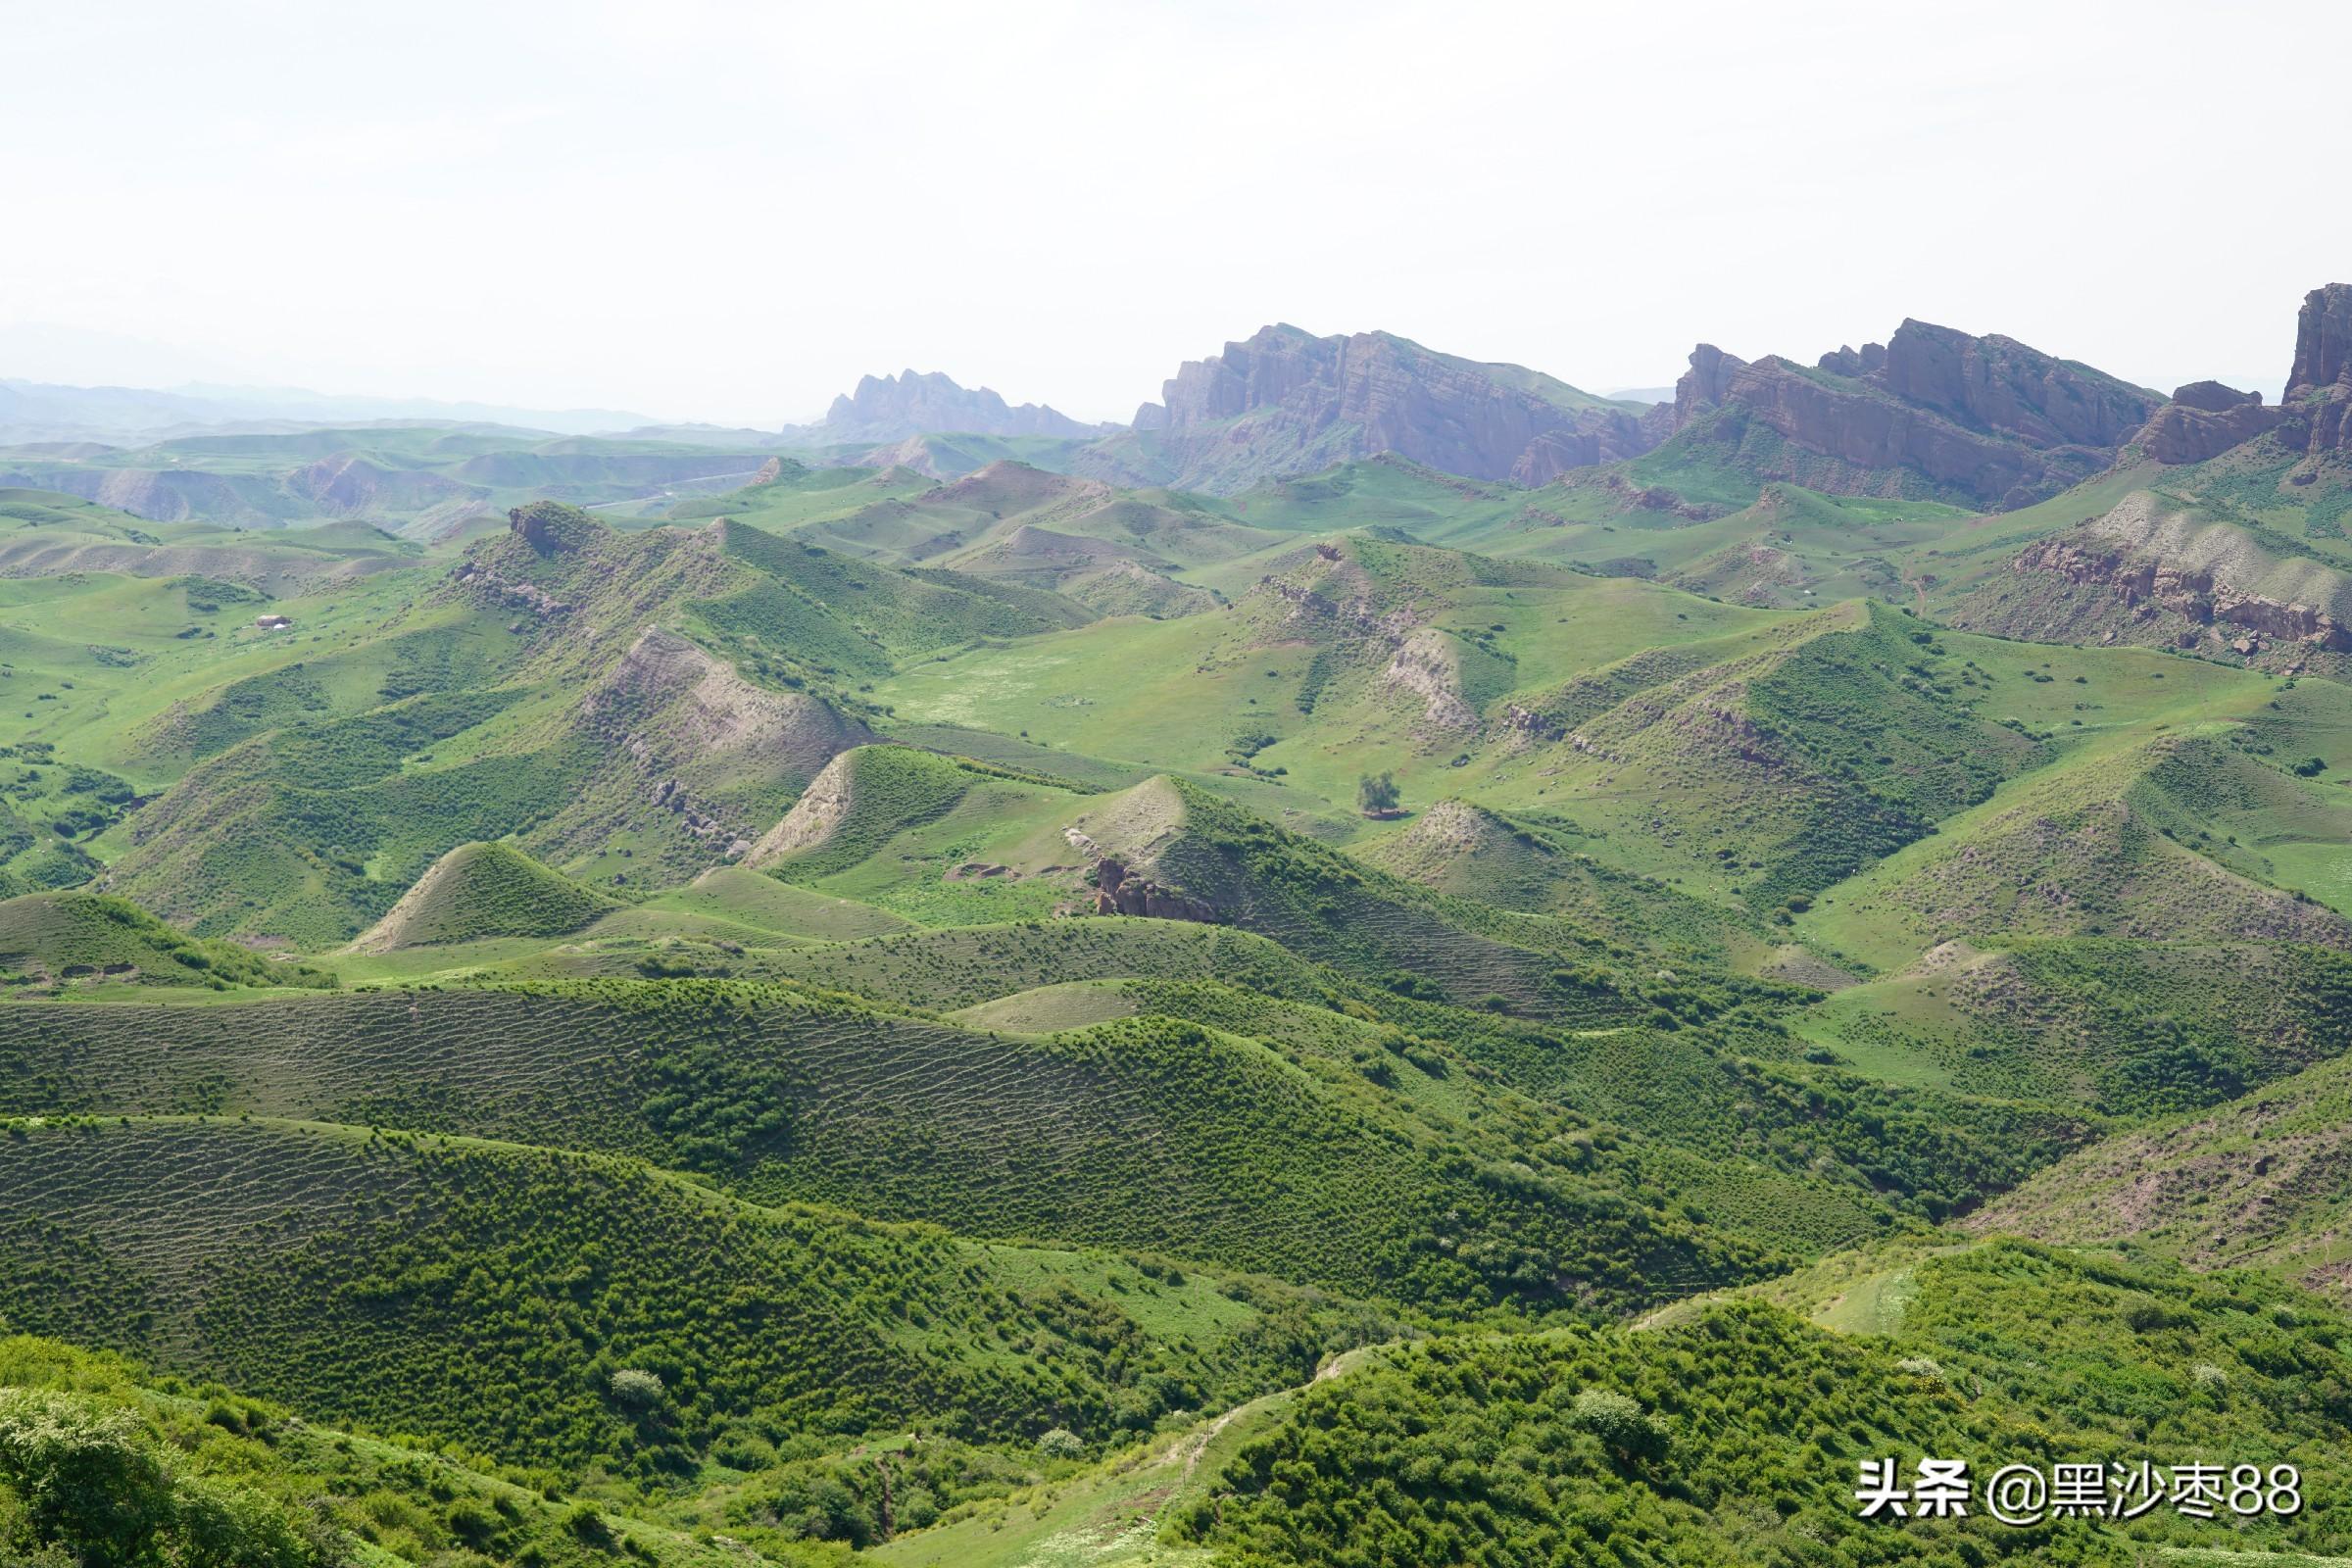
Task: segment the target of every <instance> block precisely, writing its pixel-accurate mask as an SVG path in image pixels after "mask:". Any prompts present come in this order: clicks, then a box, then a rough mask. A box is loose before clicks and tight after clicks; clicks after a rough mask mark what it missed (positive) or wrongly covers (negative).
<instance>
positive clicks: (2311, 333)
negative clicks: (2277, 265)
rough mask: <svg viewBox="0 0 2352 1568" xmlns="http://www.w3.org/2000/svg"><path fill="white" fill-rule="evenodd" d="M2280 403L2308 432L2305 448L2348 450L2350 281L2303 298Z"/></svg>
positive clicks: (2351, 423)
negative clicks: (2293, 351)
mask: <svg viewBox="0 0 2352 1568" xmlns="http://www.w3.org/2000/svg"><path fill="white" fill-rule="evenodd" d="M2284 403H2285V407H2286V409H2287V410H2288V411H2289V413H2291V414H2293V415H2294V416H2296V417H2297V418H2298V419H2299V420H2300V421H2301V422H2302V424H2303V426H2304V428H2305V430H2306V432H2307V433H2306V435H2305V437H2304V441H2305V445H2306V448H2307V450H2309V451H2312V452H2340V451H2344V450H2346V449H2348V448H2352V283H2330V284H2328V285H2327V287H2325V288H2315V289H2313V290H2312V291H2311V292H2310V293H2309V294H2307V295H2305V296H2304V297H2303V311H2302V314H2301V315H2300V316H2299V317H2297V319H2296V321H2295V365H2294V368H2293V369H2292V370H2291V371H2289V372H2288V373H2287V378H2286V397H2285V400H2284Z"/></svg>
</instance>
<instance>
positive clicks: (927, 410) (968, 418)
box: [800, 370, 1112, 444]
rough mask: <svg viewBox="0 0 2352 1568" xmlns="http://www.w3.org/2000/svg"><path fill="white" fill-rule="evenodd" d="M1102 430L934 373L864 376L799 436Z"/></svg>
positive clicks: (833, 438) (895, 437)
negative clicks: (1010, 403)
mask: <svg viewBox="0 0 2352 1568" xmlns="http://www.w3.org/2000/svg"><path fill="white" fill-rule="evenodd" d="M1109 428H1112V427H1111V426H1107V425H1099V424H1081V423H1079V422H1078V421H1077V420H1076V419H1073V418H1071V417H1069V416H1068V415H1066V414H1061V413H1059V412H1057V411H1055V410H1054V409H1050V408H1047V407H1045V406H1043V405H1042V404H1036V403H1023V404H1021V405H1020V406H1019V407H1017V408H1016V407H1013V406H1011V405H1009V404H1007V403H1006V402H1005V400H1004V399H1003V398H1001V397H999V396H998V395H997V394H996V393H994V392H992V391H990V390H989V389H988V388H987V387H975V388H966V387H961V386H958V385H956V382H955V381H953V380H951V379H950V378H949V377H947V376H945V375H941V374H939V373H938V372H936V371H934V372H932V373H930V374H927V375H926V374H922V373H920V372H917V371H914V370H907V371H904V372H902V373H900V374H898V375H884V376H872V375H868V376H864V377H862V378H860V379H859V381H858V387H857V390H856V391H853V392H849V393H845V394H844V395H842V396H841V397H837V398H835V399H834V400H833V407H832V408H831V409H830V410H828V411H827V412H826V414H825V417H824V421H823V422H822V423H820V424H813V425H807V426H804V427H803V429H802V430H801V432H800V433H801V434H802V435H804V436H806V437H808V438H809V439H812V440H815V441H820V442H826V443H831V442H837V441H839V442H849V441H871V442H875V443H877V444H882V443H889V442H894V441H904V440H906V439H907V437H908V436H914V435H946V434H969V435H1044V436H1062V437H1068V438H1071V439H1084V438H1085V437H1087V436H1094V435H1101V434H1103V432H1104V431H1105V430H1107V429H1109Z"/></svg>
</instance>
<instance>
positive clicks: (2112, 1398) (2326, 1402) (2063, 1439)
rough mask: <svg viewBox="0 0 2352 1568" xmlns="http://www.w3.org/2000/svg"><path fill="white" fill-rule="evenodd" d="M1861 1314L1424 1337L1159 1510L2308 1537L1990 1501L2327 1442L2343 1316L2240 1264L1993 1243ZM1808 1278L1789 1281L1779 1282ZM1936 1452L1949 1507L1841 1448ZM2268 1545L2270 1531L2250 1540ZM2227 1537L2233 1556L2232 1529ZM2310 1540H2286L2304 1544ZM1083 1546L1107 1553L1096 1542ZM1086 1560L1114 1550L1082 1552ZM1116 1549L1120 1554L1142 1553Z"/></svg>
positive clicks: (1347, 1379) (1803, 1540)
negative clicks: (1991, 1509) (1900, 1505)
mask: <svg viewBox="0 0 2352 1568" xmlns="http://www.w3.org/2000/svg"><path fill="white" fill-rule="evenodd" d="M1902 1272H1903V1278H1902V1282H1901V1291H1900V1293H1899V1295H1898V1297H1897V1299H1898V1300H1899V1301H1900V1302H1901V1303H1902V1304H1901V1305H1900V1306H1899V1307H1898V1308H1897V1309H1896V1310H1895V1311H1893V1312H1892V1313H1890V1314H1887V1317H1886V1318H1884V1319H1882V1322H1881V1325H1880V1326H1881V1327H1882V1329H1883V1330H1884V1331H1885V1332H1884V1333H1883V1334H1880V1335H1872V1336H1870V1337H1865V1338H1853V1337H1846V1336H1841V1335H1839V1334H1835V1333H1830V1332H1825V1331H1824V1330H1823V1329H1821V1328H1818V1327H1815V1326H1813V1325H1812V1324H1809V1323H1807V1322H1805V1321H1802V1320H1801V1319H1800V1318H1799V1317H1797V1316H1794V1315H1792V1314H1791V1313H1789V1311H1787V1310H1785V1309H1783V1308H1780V1307H1776V1306H1769V1305H1763V1304H1759V1303H1755V1302H1739V1303H1726V1304H1719V1305H1714V1306H1710V1307H1707V1308H1704V1309H1702V1310H1698V1311H1695V1312H1688V1313H1682V1314H1677V1317H1676V1319H1675V1321H1673V1322H1672V1323H1671V1325H1669V1326H1663V1327H1659V1328H1655V1329H1647V1330H1632V1331H1628V1330H1599V1331H1568V1332H1561V1333H1557V1334H1552V1335H1546V1336H1541V1337H1523V1338H1516V1339H1503V1340H1484V1341H1481V1340H1452V1339H1440V1340H1435V1341H1432V1342H1429V1343H1426V1344H1423V1345H1418V1346H1414V1347H1410V1348H1404V1349H1401V1350H1398V1351H1396V1352H1393V1353H1390V1354H1387V1355H1376V1356H1374V1357H1372V1358H1370V1359H1368V1360H1366V1361H1365V1362H1364V1364H1363V1365H1362V1366H1361V1367H1360V1368H1359V1369H1357V1370H1355V1371H1352V1372H1349V1373H1347V1374H1346V1375H1343V1376H1340V1377H1337V1378H1334V1379H1332V1380H1330V1381H1328V1382H1324V1383H1318V1384H1317V1385H1316V1386H1314V1387H1313V1388H1311V1389H1308V1390H1305V1391H1303V1392H1302V1393H1301V1394H1299V1396H1297V1397H1294V1398H1291V1399H1289V1400H1286V1401H1283V1402H1281V1403H1280V1404H1279V1405H1277V1406H1274V1407H1272V1408H1270V1409H1269V1410H1268V1411H1267V1413H1266V1414H1265V1415H1264V1416H1263V1417H1261V1418H1260V1419H1258V1420H1257V1421H1255V1422H1254V1423H1253V1429H1252V1430H1250V1432H1249V1433H1248V1434H1247V1436H1245V1437H1244V1438H1243V1439H1242V1440H1241V1442H1240V1443H1239V1445H1238V1451H1236V1452H1234V1453H1233V1455H1232V1457H1231V1458H1230V1459H1228V1460H1226V1461H1225V1462H1224V1463H1223V1465H1222V1467H1221V1468H1220V1469H1218V1470H1217V1471H1215V1472H1214V1473H1213V1477H1212V1479H1211V1480H1210V1481H1209V1482H1208V1484H1207V1485H1205V1486H1203V1487H1201V1488H1199V1489H1197V1490H1198V1495H1194V1496H1191V1497H1188V1498H1187V1499H1186V1502H1185V1505H1184V1506H1183V1507H1182V1508H1181V1509H1180V1510H1178V1511H1177V1512H1176V1513H1175V1515H1174V1516H1173V1517H1171V1518H1169V1519H1168V1520H1167V1521H1166V1522H1165V1523H1164V1524H1163V1525H1162V1539H1163V1540H1167V1541H1170V1542H1182V1543H1188V1544H1189V1543H1198V1544H1201V1545H1204V1546H1207V1547H1210V1548H1213V1549H1216V1550H1218V1551H1220V1552H1222V1553H1224V1554H1226V1555H1225V1558H1224V1560H1230V1561H1235V1562H1247V1563H1251V1564H1261V1563H1262V1564H1286V1565H1287V1564H1297V1565H1300V1568H1304V1565H1308V1564H1325V1563H1356V1562H1361V1563H1376V1562H1478V1563H1520V1562H1593V1561H1620V1562H1627V1561H1631V1562H1642V1561H1654V1562H1672V1563H1679V1564H1691V1565H1710V1568H1711V1565H1722V1568H1755V1565H1768V1568H1796V1565H1800V1564H1814V1563H1821V1562H1827V1561H1859V1562H1874V1563H1917V1564H1922V1565H1926V1564H1936V1565H1942V1564H1954V1563H1968V1564H1984V1563H1991V1562H2021V1563H2025V1562H2032V1563H2055V1562H2063V1563H2079V1564H2102V1565H2114V1568H2126V1565H2136V1564H2145V1563H2150V1562H2159V1561H2162V1562H2171V1561H2180V1562H2198V1561H2203V1560H2207V1558H2206V1553H2207V1552H2209V1551H2210V1552H2215V1553H2219V1554H2220V1555H2216V1556H2214V1557H2213V1558H2212V1559H2211V1560H2214V1561H2217V1562H2218V1561H2222V1560H2225V1559H2226V1560H2229V1561H2233V1562H2235V1561H2265V1562H2269V1561H2276V1562H2279V1563H2281V1564H2287V1563H2292V1564H2297V1565H2302V1564H2306V1563H2311V1562H2315V1561H2327V1562H2333V1561H2336V1560H2339V1558H2338V1557H2337V1555H2336V1554H2338V1553H2340V1552H2341V1551H2343V1550H2344V1548H2345V1546H2346V1545H2347V1544H2352V1536H2347V1533H2346V1532H2345V1530H2344V1527H2343V1525H2342V1523H2341V1522H2340V1521H2339V1520H2336V1519H2334V1518H2333V1517H2332V1516H2331V1514H2330V1511H2329V1510H2327V1509H2326V1508H2324V1507H2319V1506H2305V1507H2303V1508H2301V1509H2300V1510H2298V1511H2296V1512H2295V1513H2294V1515H2293V1517H2291V1518H2284V1519H2281V1518H2268V1519H2260V1520H2247V1521H2239V1520H2236V1519H2233V1518H2229V1515H2228V1514H2227V1511H2226V1510H2217V1512H2220V1513H2221V1514H2222V1516H2223V1518H2224V1519H2227V1520H2228V1522H2226V1523H2225V1522H2221V1521H2219V1520H2200V1519H2196V1518H2191V1517H2184V1516H2182V1515H2180V1513H2178V1512H2177V1511H2175V1510H2174V1509H2172V1508H2171V1507H2170V1506H2167V1505H2164V1504H2163V1501H2162V1499H2161V1498H2160V1499H2159V1505H2158V1506H2157V1507H2155V1508H2153V1509H2149V1510H2143V1511H2142V1515H2141V1517H2139V1518H2138V1519H2136V1520H2134V1521H2132V1522H2131V1523H2129V1524H2119V1523H2110V1522H2108V1521H2104V1520H2095V1519H2080V1518H2077V1519H2062V1520H2057V1521H2053V1522H2049V1523H2044V1524H2041V1525H2038V1526H2034V1527H2030V1528H2018V1527H2015V1526H2011V1525H2006V1524H2002V1523H2000V1522H1998V1521H1996V1520H1994V1519H1992V1518H1990V1517H1988V1516H1987V1515H1986V1513H1985V1510H1984V1508H1983V1507H1982V1505H1981V1503H1982V1495H1983V1494H1982V1487H1983V1485H1984V1483H1985V1480H1986V1479H1987V1478H1989V1476H1990V1475H1991V1474H1992V1472H1993V1471H1995V1470H1997V1469H1999V1468H2000V1467H2001V1466H2003V1465H2005V1464H2010V1463H2025V1464H2035V1465H2039V1466H2041V1467H2043V1469H2044V1471H2045V1474H2046V1471H2047V1467H2048V1466H2049V1465H2050V1464H2052V1463H2053V1462H2060V1461H2066V1462H2071V1461H2073V1460H2074V1459H2076V1458H2077V1457H2079V1456H2082V1455H2089V1456H2092V1458H2093V1459H2094V1460H2097V1459H2100V1458H2104V1459H2110V1460H2113V1461H2114V1462H2116V1463H2119V1464H2122V1465H2123V1466H2124V1467H2125V1468H2127V1469H2130V1468H2131V1466H2133V1465H2135V1464H2136V1463H2137V1462H2138V1461H2139V1460H2140V1459H2142V1458H2145V1459H2148V1460H2150V1461H2152V1462H2153V1463H2154V1464H2155V1465H2157V1466H2159V1467H2170V1466H2174V1465H2180V1464H2186V1463H2192V1462H2193V1463H2208V1464H2210V1463H2220V1464H2222V1465H2224V1466H2225V1467H2227V1466H2228V1465H2229V1464H2234V1463H2241V1462H2242V1463H2248V1464H2257V1465H2260V1466H2262V1467H2263V1468H2264V1470H2266V1471H2267V1470H2268V1469H2269V1467H2271V1466H2273V1465H2276V1464H2281V1463H2290V1464H2294V1465H2296V1466H2298V1467H2299V1468H2300V1471H2301V1475H2302V1479H2303V1487H2304V1490H2303V1492H2302V1496H2303V1498H2304V1499H2305V1501H2306V1502H2307V1503H2309V1502H2310V1499H2312V1498H2315V1497H2317V1496H2323V1495H2327V1489H2328V1488H2329V1487H2330V1486H2333V1485H2338V1484H2340V1483H2338V1482H2336V1481H2335V1480H2334V1478H2335V1477H2336V1476H2338V1475H2339V1474H2341V1472H2342V1470H2343V1467H2344V1460H2343V1457H2342V1444H2343V1440H2344V1435H2345V1433H2346V1431H2347V1425H2346V1424H2347V1421H2348V1420H2352V1409H2348V1408H2347V1406H2346V1404H2345V1400H2344V1396H2343V1389H2344V1387H2345V1379H2346V1376H2347V1374H2348V1373H2352V1363H2347V1361H2346V1359H2345V1354H2344V1348H2343V1341H2344V1338H2345V1335H2346V1333H2347V1331H2348V1329H2352V1325H2348V1324H2347V1323H2346V1321H2345V1320H2344V1318H2343V1317H2342V1316H2341V1315H2340V1314H2338V1313H2336V1312H2334V1311H2332V1310H2329V1309H2327V1308H2325V1307H2322V1306H2320V1305H2319V1304H2318V1303H2316V1302H2314V1301H2312V1300H2311V1299H2309V1298H2307V1297H2302V1296H2299V1295H2297V1294H2295V1293H2291V1292H2288V1291H2285V1290H2282V1289H2281V1288H2279V1287H2278V1286H2276V1285H2274V1284H2271V1283H2268V1282H2265V1281H2262V1280H2259V1279H2254V1278H2248V1277H2245V1276H2229V1277H2224V1278H2219V1279H2203V1278H2199V1277H2197V1276H2194V1275H2191V1274H2188V1273H2186V1272H2185V1271H2183V1270H2180V1269H2179V1268H2177V1267H2163V1266H2155V1265H2149V1264H2134V1263H2128V1262H2125V1261H2122V1260H2120V1259H2117V1258H2115V1257H2114V1256H2112V1255H2103V1254H2078V1253H2069V1252H2060V1251H2051V1250H2042V1249H2037V1248H2032V1247H2027V1246H2022V1245H2017V1244H2005V1245H1996V1246H1990V1247H1985V1248H1979V1249H1976V1250H1967V1251H1959V1252H1955V1253H1951V1254H1947V1255H1942V1256H1932V1257H1929V1258H1926V1259H1924V1260H1922V1261H1919V1262H1918V1263H1917V1264H1916V1265H1915V1266H1912V1267H1910V1268H1908V1269H1905V1270H1903V1271H1902ZM1805 1304H1808V1305H1809V1304H1810V1303H1805ZM1922 1455H1945V1456H1953V1457H1964V1458H1966V1459H1968V1460H1970V1461H1971V1463H1972V1466H1973V1472H1974V1478H1975V1486H1976V1488H1977V1489H1978V1490H1977V1492H1976V1495H1975V1500H1976V1502H1977V1503H1978V1504H1979V1505H1978V1506H1974V1507H1972V1509H1971V1511H1970V1515H1969V1517H1967V1518H1966V1519H1958V1520H1955V1519H1939V1520H1925V1519H1918V1518H1905V1519H1900V1520H1866V1519H1862V1518H1859V1517H1857V1512H1858V1510H1857V1508H1856V1504H1855V1497H1854V1492H1855V1487H1856V1482H1857V1480H1858V1471H1859V1466H1860V1463H1861V1461H1863V1460H1865V1459H1870V1460H1878V1459H1884V1458H1886V1457H1888V1456H1893V1457H1894V1458H1896V1460H1897V1461H1898V1463H1899V1464H1900V1465H1901V1467H1902V1469H1901V1474H1902V1475H1903V1476H1904V1478H1905V1479H1906V1482H1907V1479H1908V1477H1909V1474H1910V1467H1911V1465H1912V1464H1913V1463H1914V1462H1915V1461H1916V1460H1917V1459H1918V1458H1919V1457H1920V1456H1922ZM2274 1552H2275V1553H2280V1555H2278V1556H2276V1557H2273V1556H2268V1555H2262V1554H2263V1553H2274ZM2241 1554H2244V1555H2241ZM2305 1554H2308V1555H2305ZM1106 1555H1108V1554H1106ZM1109 1560H1111V1561H1114V1562H1115V1561H1119V1560H1121V1559H1120V1558H1118V1557H1117V1556H1115V1555H1110V1556H1109ZM1128 1560H1139V1561H1140V1560H1146V1559H1143V1558H1141V1557H1138V1558H1134V1559H1128Z"/></svg>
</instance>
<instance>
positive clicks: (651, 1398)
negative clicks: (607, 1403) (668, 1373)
mask: <svg viewBox="0 0 2352 1568" xmlns="http://www.w3.org/2000/svg"><path fill="white" fill-rule="evenodd" d="M609 1386H610V1387H611V1389H612V1391H613V1402H614V1403H616V1404H620V1405H624V1406H626V1407H627V1408H629V1409H631V1410H651V1409H653V1408H654V1407H655V1406H656V1405H659V1404H660V1403H661V1402H662V1374H660V1373H659V1372H648V1371H646V1370H644V1369H643V1368H642V1367H633V1366H624V1367H622V1368H621V1369H620V1370H619V1371H617V1372H615V1373H613V1377H612V1381H611V1383H610V1385H609Z"/></svg>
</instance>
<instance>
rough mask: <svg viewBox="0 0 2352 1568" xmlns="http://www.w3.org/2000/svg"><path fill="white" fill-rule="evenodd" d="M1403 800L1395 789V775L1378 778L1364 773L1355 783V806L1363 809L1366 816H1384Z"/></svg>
mask: <svg viewBox="0 0 2352 1568" xmlns="http://www.w3.org/2000/svg"><path fill="white" fill-rule="evenodd" d="M1403 798H1404V797H1403V794H1402V792H1401V791H1399V790H1398V789H1397V775H1396V774H1395V773H1382V774H1379V775H1378V776H1375V775H1373V774H1370V773H1366V774H1365V775H1364V776H1363V777H1361V778H1359V779H1357V780H1356V781H1355V800H1356V804H1357V805H1358V806H1361V807H1362V808H1363V809H1364V814H1365V815H1366V816H1386V815H1387V814H1388V813H1389V812H1391V811H1394V810H1396V809H1397V802H1398V801H1400V800H1402V799H1403Z"/></svg>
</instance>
